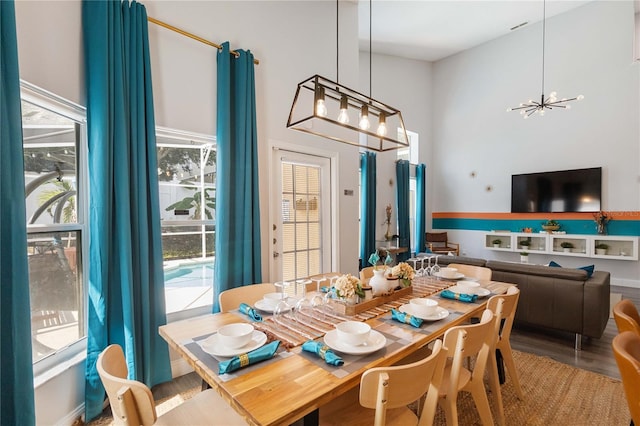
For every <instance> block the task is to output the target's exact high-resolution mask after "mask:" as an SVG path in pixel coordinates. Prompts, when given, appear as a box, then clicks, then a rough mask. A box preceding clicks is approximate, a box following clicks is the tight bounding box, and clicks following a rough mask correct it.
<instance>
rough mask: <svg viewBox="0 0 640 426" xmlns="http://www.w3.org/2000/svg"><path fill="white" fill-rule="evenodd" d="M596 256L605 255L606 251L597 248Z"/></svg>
mask: <svg viewBox="0 0 640 426" xmlns="http://www.w3.org/2000/svg"><path fill="white" fill-rule="evenodd" d="M596 254H599V255H605V254H607V249H599V248H597V249H596Z"/></svg>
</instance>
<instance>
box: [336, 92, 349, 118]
mask: <svg viewBox="0 0 640 426" xmlns="http://www.w3.org/2000/svg"><path fill="white" fill-rule="evenodd" d="M348 109H349V100H348V99H347V97H346V96H345V95H342V98H340V114H338V122H339V123H342V124H349V114H348V113H347V110H348Z"/></svg>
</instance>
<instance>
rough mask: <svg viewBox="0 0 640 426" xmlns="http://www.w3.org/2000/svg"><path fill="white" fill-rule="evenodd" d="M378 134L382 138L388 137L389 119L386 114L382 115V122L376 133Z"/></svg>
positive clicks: (382, 113)
mask: <svg viewBox="0 0 640 426" xmlns="http://www.w3.org/2000/svg"><path fill="white" fill-rule="evenodd" d="M376 133H377V134H378V136H380V137H384V136H387V119H386V117H385V114H384V112H381V113H380V121H379V123H378V130H377V131H376Z"/></svg>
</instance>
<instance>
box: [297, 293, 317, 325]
mask: <svg viewBox="0 0 640 426" xmlns="http://www.w3.org/2000/svg"><path fill="white" fill-rule="evenodd" d="M293 316H294V318H295V319H296V321H298V322H301V323H305V322H306V321H308V318H306V317H312V318H313V316H314V314H313V303H312V302H311V300H309V299H307V298H306V297H303V298H302V299H300V300H298V303H296V308H295V310H294V311H293Z"/></svg>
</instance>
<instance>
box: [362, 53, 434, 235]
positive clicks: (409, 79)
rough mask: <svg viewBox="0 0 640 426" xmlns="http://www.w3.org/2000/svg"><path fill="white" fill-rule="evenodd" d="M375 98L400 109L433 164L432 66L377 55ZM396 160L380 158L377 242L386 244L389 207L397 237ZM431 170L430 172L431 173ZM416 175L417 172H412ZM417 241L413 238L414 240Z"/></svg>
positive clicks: (392, 155)
mask: <svg viewBox="0 0 640 426" xmlns="http://www.w3.org/2000/svg"><path fill="white" fill-rule="evenodd" d="M371 64H372V66H371V71H372V72H371V80H372V82H373V84H372V87H371V97H372V98H374V99H376V100H378V101H380V102H383V103H385V104H388V105H390V106H392V107H394V108H398V109H399V110H400V112H401V113H402V118H403V120H404V125H405V127H406V129H407V130H410V131H412V132H415V133H418V135H419V137H420V148H419V151H418V157H419V160H420V162H422V163H426V164H429V162H430V161H429V160H430V158H431V147H432V138H431V134H432V128H433V126H432V121H431V105H432V89H431V78H432V64H431V63H429V62H425V61H418V60H413V59H406V58H399V57H397V56H388V55H379V54H374V55H372V57H371ZM369 68H370V67H369V52H360V88H359V91H360V92H361V93H364V94H366V95H369ZM396 159H397V152H396V151H389V152H381V153H378V154H377V156H376V165H377V175H376V178H377V191H376V204H377V206H378V207H377V212H376V217H377V219H376V224H377V227H376V239H377V240H383V239H384V234H385V232H386V231H387V227H386V225H384V224H383V223H384V221H385V219H386V211H385V209H386V206H387V204H391V206H392V207H393V210H392V218H391V223H392V226H391V234H397V229H396V227H395V224H396V223H397V219H396V218H397V213H398V212H397V208H396V190H397V185H396V163H395V162H396ZM429 172H430V168H428V173H429ZM412 174H413V171H412ZM412 239H413V236H412Z"/></svg>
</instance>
